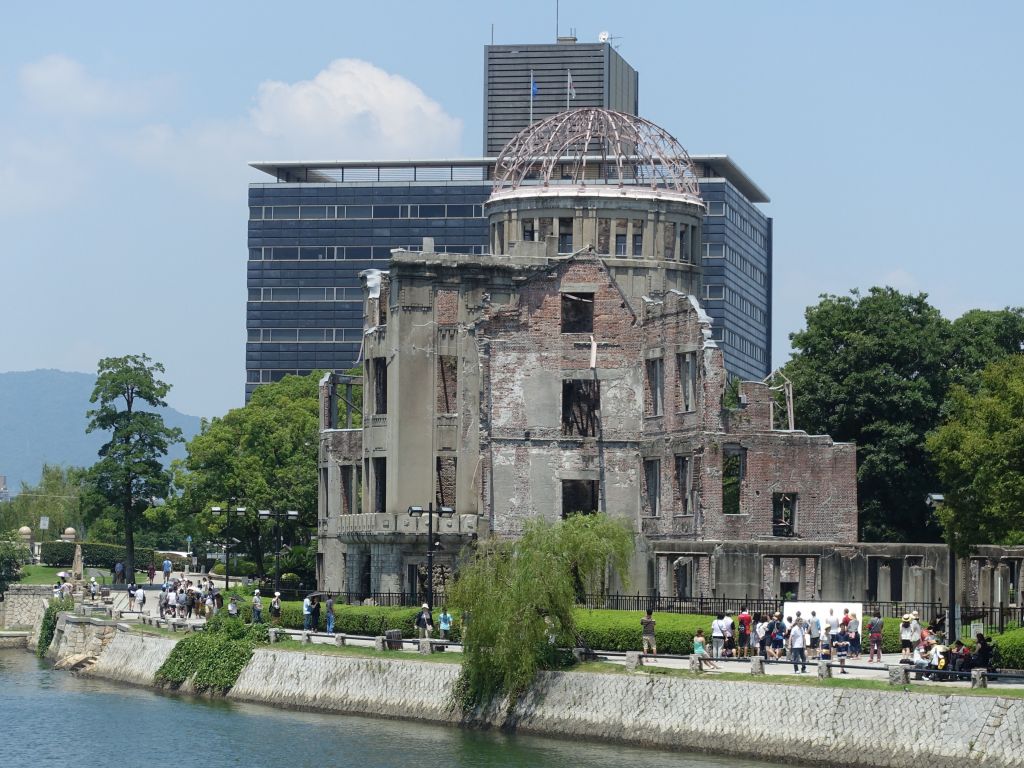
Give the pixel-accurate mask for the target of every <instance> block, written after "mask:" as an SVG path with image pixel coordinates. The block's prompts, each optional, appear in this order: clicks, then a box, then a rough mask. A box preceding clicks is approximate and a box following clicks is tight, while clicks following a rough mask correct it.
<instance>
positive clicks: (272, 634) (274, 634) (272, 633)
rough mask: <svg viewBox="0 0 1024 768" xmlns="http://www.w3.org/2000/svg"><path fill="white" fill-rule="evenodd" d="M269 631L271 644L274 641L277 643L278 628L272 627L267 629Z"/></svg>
mask: <svg viewBox="0 0 1024 768" xmlns="http://www.w3.org/2000/svg"><path fill="white" fill-rule="evenodd" d="M267 633H268V634H269V635H270V644H271V645H273V644H274V643H276V642H277V630H276V629H270V630H267Z"/></svg>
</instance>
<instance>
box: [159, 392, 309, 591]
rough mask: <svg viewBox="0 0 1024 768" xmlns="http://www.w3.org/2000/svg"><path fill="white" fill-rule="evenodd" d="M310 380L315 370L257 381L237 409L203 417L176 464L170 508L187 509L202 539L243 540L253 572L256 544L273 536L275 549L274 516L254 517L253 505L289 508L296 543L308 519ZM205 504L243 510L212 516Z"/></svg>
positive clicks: (258, 556)
mask: <svg viewBox="0 0 1024 768" xmlns="http://www.w3.org/2000/svg"><path fill="white" fill-rule="evenodd" d="M318 384H319V375H318V374H316V373H313V374H310V375H308V376H285V377H284V378H283V379H282V380H281V381H278V382H274V383H271V384H264V385H263V386H261V387H260V388H259V389H257V390H256V391H255V392H253V395H252V397H251V398H250V400H249V402H248V403H246V405H245V407H243V408H234V409H232V410H230V411H228V413H226V414H225V415H224V416H223V417H220V418H215V419H212V420H211V421H209V422H204V423H203V426H202V429H201V431H200V433H199V434H198V435H196V436H195V437H194V438H192V440H191V441H189V443H188V456H187V458H186V459H185V461H184V463H183V464H180V465H178V466H177V467H176V470H177V471H176V479H175V484H176V486H177V487H179V488H180V489H181V492H182V493H181V496H180V498H178V499H176V500H175V501H174V503H173V504H172V508H173V509H174V510H176V511H177V512H178V513H180V514H185V515H194V519H195V520H196V523H197V526H198V528H199V530H200V535H201V536H202V537H204V538H206V539H207V540H214V539H217V538H219V537H220V536H221V535H223V534H226V535H229V536H232V537H237V538H240V539H241V540H243V541H244V543H245V547H246V549H247V550H248V552H249V554H250V556H251V557H252V559H253V561H254V562H255V563H256V567H257V570H258V572H259V573H260V574H264V573H265V572H266V568H265V564H264V557H263V555H264V542H268V541H273V547H274V548H275V550H276V546H277V542H276V537H275V536H274V532H275V523H274V521H270V522H264V521H261V520H260V519H259V517H258V514H257V512H258V510H260V509H269V510H272V511H274V512H281V511H287V510H292V509H293V510H297V511H298V512H299V513H300V517H299V523H298V526H299V534H300V535H299V536H298V539H300V540H301V541H306V540H308V536H305V535H303V533H304V532H305V531H308V529H309V528H311V527H314V526H315V525H316V510H317V458H316V457H317V450H318V444H319V415H318V402H319V401H318V396H319V389H318ZM212 506H220V507H223V508H233V507H236V506H244V507H245V508H246V510H247V512H246V514H245V516H244V517H243V518H237V517H234V516H231V517H230V518H226V517H221V516H217V515H215V514H213V512H212V511H211V507H212ZM282 526H287V524H286V523H282ZM291 533H292V535H291V536H290V537H289V538H291V539H293V540H294V539H295V538H296V537H295V535H294V534H295V533H296V532H295V531H291Z"/></svg>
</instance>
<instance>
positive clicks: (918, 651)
mask: <svg viewBox="0 0 1024 768" xmlns="http://www.w3.org/2000/svg"><path fill="white" fill-rule="evenodd" d="M913 664H914V671H915V672H916V673H917V674H916V675H915V676H914V679H915V680H921V679H924V680H931V679H932V678H931V675H929V674H927V671H928V670H930V669H937V668H938V658H937V656H936V654H935V644H934V643H933V642H932V640H931V638H927V637H926V638H924V639H922V640H921V642H920V643H918V644H917V645H916V646H915V647H914V657H913Z"/></svg>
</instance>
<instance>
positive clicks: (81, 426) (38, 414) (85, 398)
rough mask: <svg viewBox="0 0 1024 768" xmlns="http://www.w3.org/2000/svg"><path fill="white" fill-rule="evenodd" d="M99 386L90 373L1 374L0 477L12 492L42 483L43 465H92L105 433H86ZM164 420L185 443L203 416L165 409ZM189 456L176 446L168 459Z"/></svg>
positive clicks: (51, 371)
mask: <svg viewBox="0 0 1024 768" xmlns="http://www.w3.org/2000/svg"><path fill="white" fill-rule="evenodd" d="M95 384H96V376H95V375H94V374H91V373H74V372H70V371H55V370H39V371H17V372H13V373H0V475H7V487H8V488H9V489H10V491H11V493H12V494H16V493H17V492H18V491H19V490H21V483H22V482H23V481H24V482H26V483H33V484H35V483H38V482H39V477H40V473H41V472H42V468H43V464H63V465H68V466H77V467H89V466H92V465H93V464H95V463H96V460H97V459H98V458H99V457H98V456H97V455H96V452H97V451H98V450H99V448H100V446H101V445H103V443H104V442H105V441H106V433H103V432H93V433H91V434H86V432H85V426H86V423H87V421H88V419H86V417H85V413H86V411H88V410H89V409H90V408H91V407H93V406H92V404H90V402H89V396H90V395H91V394H92V390H93V386H95ZM163 417H164V422H165V423H166V424H167V425H168V426H171V427H178V428H180V429H181V431H182V432H183V433H184V436H185V439H186V440H187V439H189V438H191V437H192V436H193V435H195V434H196V433H197V432H199V417H198V416H188V415H186V414H184V413H180V412H178V411H176V410H174V409H173V408H166V409H164V410H163ZM184 455H185V446H184V445H183V444H181V443H179V444H178V445H176V446H174V447H173V448H172V449H171V453H170V454H169V457H168V461H170V459H175V458H181V457H184Z"/></svg>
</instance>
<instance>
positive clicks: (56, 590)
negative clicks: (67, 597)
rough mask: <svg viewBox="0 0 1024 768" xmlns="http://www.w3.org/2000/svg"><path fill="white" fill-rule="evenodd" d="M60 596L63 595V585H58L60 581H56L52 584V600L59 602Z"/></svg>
mask: <svg viewBox="0 0 1024 768" xmlns="http://www.w3.org/2000/svg"><path fill="white" fill-rule="evenodd" d="M62 594H64V585H63V584H61V583H60V579H57V581H56V582H54V584H53V599H54V600H60V598H61V595H62Z"/></svg>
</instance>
